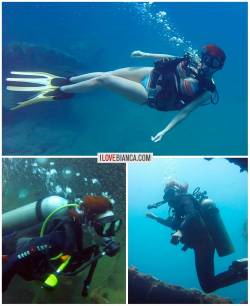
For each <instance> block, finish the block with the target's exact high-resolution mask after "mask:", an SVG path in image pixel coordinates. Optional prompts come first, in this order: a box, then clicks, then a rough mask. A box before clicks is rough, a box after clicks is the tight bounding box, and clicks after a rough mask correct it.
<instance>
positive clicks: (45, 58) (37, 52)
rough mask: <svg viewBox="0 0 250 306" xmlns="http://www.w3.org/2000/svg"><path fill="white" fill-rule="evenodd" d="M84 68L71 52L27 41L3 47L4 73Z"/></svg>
mask: <svg viewBox="0 0 250 306" xmlns="http://www.w3.org/2000/svg"><path fill="white" fill-rule="evenodd" d="M79 68H82V69H83V68H84V65H83V63H82V62H80V61H78V60H77V59H75V58H74V57H72V56H71V55H70V54H67V53H64V52H62V51H60V50H58V49H55V48H48V47H45V46H41V45H35V44H30V43H25V42H20V43H19V42H16V43H12V44H8V45H7V46H6V47H5V48H3V75H5V74H6V73H9V72H10V71H12V70H15V71H20V70H21V71H22V70H24V71H27V70H29V71H36V70H37V71H49V72H51V73H53V72H57V73H63V72H69V71H68V70H71V71H72V70H77V69H79Z"/></svg>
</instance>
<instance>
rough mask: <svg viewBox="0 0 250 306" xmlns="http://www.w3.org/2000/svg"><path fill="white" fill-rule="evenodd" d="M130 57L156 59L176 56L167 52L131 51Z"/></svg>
mask: <svg viewBox="0 0 250 306" xmlns="http://www.w3.org/2000/svg"><path fill="white" fill-rule="evenodd" d="M131 57H142V58H156V59H175V58H177V56H174V55H169V54H158V53H147V52H142V51H139V50H138V51H133V52H132V53H131Z"/></svg>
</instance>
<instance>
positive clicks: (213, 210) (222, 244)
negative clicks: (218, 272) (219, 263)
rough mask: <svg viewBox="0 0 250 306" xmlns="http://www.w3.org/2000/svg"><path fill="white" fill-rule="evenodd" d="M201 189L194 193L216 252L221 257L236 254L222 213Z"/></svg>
mask: <svg viewBox="0 0 250 306" xmlns="http://www.w3.org/2000/svg"><path fill="white" fill-rule="evenodd" d="M199 190H200V189H199V187H198V188H196V189H195V191H194V192H193V196H194V197H195V198H196V200H197V202H198V207H199V211H200V213H201V216H202V218H203V220H204V222H205V224H206V226H207V229H208V231H209V234H210V235H211V237H212V239H213V241H214V245H215V248H216V251H217V253H218V255H219V256H220V257H223V256H227V255H229V254H232V253H233V252H234V246H233V243H232V241H231V239H230V237H229V235H228V232H227V230H226V227H225V225H224V222H223V220H222V218H221V215H220V211H219V209H218V208H217V207H216V205H215V203H214V202H213V201H212V200H211V199H209V198H208V197H207V195H206V194H207V193H206V192H203V193H201V192H200V191H199Z"/></svg>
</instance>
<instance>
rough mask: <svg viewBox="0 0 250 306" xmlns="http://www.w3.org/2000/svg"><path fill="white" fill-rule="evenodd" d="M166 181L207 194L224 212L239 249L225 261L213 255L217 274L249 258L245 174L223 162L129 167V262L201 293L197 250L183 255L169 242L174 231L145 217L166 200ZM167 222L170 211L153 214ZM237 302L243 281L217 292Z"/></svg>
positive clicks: (157, 161) (244, 288) (168, 161)
mask: <svg viewBox="0 0 250 306" xmlns="http://www.w3.org/2000/svg"><path fill="white" fill-rule="evenodd" d="M167 178H172V179H176V180H178V181H179V182H180V183H185V182H187V183H188V184H189V193H192V192H193V190H194V189H195V188H196V187H200V188H201V191H207V193H208V196H209V198H211V199H213V200H214V201H215V203H216V205H217V207H218V208H219V210H220V214H221V217H222V219H223V221H224V224H225V226H226V228H227V231H228V233H229V236H230V238H231V240H232V242H233V245H234V247H235V252H234V253H233V254H231V255H229V256H226V257H218V255H217V254H216V256H215V273H216V274H217V273H220V272H223V271H225V270H227V269H228V267H229V266H230V265H231V263H232V261H234V260H236V259H239V258H245V257H247V249H248V248H247V238H246V235H245V223H246V222H247V212H248V207H247V199H248V193H247V172H240V168H239V167H238V166H236V165H234V164H231V163H229V162H228V161H227V160H225V159H213V160H211V161H207V160H204V159H192V158H191V159H188V158H186V159H183V158H180V159H171V158H164V159H160V158H156V159H154V161H153V162H152V163H149V164H131V165H129V177H128V181H129V188H128V192H129V193H128V194H129V197H128V203H129V207H128V209H129V212H128V220H129V224H128V228H129V229H128V237H129V240H128V251H129V254H128V255H129V257H128V263H129V266H135V267H136V268H138V271H139V272H142V273H145V274H150V275H153V276H154V277H156V278H158V279H160V280H162V281H165V282H167V283H170V284H174V285H179V286H183V287H185V288H197V289H199V290H201V288H200V285H199V283H198V279H197V276H196V270H195V263H194V254H193V250H191V249H188V250H187V251H186V252H183V251H182V250H181V245H178V246H175V245H172V244H171V243H170V239H171V233H172V232H173V231H172V230H171V229H170V228H167V227H165V226H163V225H161V224H159V223H157V222H155V221H154V220H151V219H149V218H147V217H146V216H145V214H146V213H147V212H148V210H147V206H148V205H149V204H152V203H156V202H159V201H161V200H162V198H163V194H164V193H163V190H164V185H165V184H164V183H165V182H166V181H167ZM150 211H151V212H152V213H155V214H156V215H158V216H160V217H162V218H167V216H168V206H167V204H166V205H163V206H161V207H159V208H158V209H152V210H150ZM214 293H215V294H217V295H220V296H223V297H228V298H230V299H232V300H233V302H234V303H239V302H242V301H246V300H247V282H246V281H244V282H240V283H237V284H234V285H232V286H229V287H225V288H222V289H219V290H216V291H215V292H214Z"/></svg>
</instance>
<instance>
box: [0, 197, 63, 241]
mask: <svg viewBox="0 0 250 306" xmlns="http://www.w3.org/2000/svg"><path fill="white" fill-rule="evenodd" d="M67 203H68V201H67V200H66V199H64V198H63V197H60V196H56V195H55V196H49V197H46V198H44V199H41V200H38V201H36V202H32V203H29V204H27V205H24V206H21V207H19V208H16V209H13V210H11V211H8V212H6V213H4V214H3V216H2V230H3V235H6V234H9V233H11V232H14V231H18V230H22V229H24V228H29V227H32V226H34V225H37V224H39V223H41V222H42V221H44V220H45V219H46V218H47V217H48V216H49V214H50V213H52V212H53V211H54V210H55V209H56V208H59V207H61V206H63V205H66V204H67ZM66 210H67V209H66V208H65V209H62V210H61V211H60V212H58V215H63V214H64V213H65V211H66Z"/></svg>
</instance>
